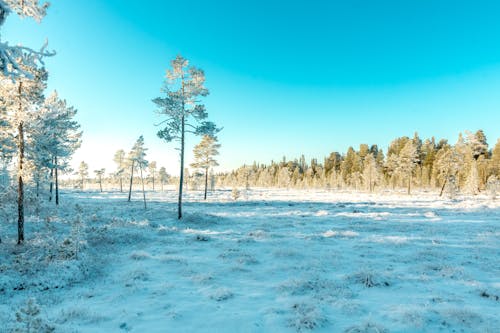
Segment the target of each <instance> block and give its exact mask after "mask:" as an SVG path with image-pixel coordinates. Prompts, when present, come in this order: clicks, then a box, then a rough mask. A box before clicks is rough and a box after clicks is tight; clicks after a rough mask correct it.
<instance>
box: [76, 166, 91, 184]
mask: <svg viewBox="0 0 500 333" xmlns="http://www.w3.org/2000/svg"><path fill="white" fill-rule="evenodd" d="M78 175H79V176H80V188H81V189H82V190H83V187H84V185H85V178H87V177H88V175H89V165H88V164H87V163H85V161H81V162H80V166H79V167H78Z"/></svg>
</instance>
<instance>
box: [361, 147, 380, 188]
mask: <svg viewBox="0 0 500 333" xmlns="http://www.w3.org/2000/svg"><path fill="white" fill-rule="evenodd" d="M363 164H364V169H363V180H364V184H365V186H366V188H367V190H368V191H370V192H373V190H374V188H375V185H376V184H377V182H378V178H379V171H378V166H377V161H376V160H375V157H374V156H373V154H372V153H369V154H368V155H366V157H365V159H364V163H363Z"/></svg>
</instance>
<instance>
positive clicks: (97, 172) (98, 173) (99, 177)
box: [94, 168, 106, 192]
mask: <svg viewBox="0 0 500 333" xmlns="http://www.w3.org/2000/svg"><path fill="white" fill-rule="evenodd" d="M104 172H106V169H104V168H103V169H99V170H94V173H95V176H96V178H97V182H98V183H99V190H100V192H102V176H104Z"/></svg>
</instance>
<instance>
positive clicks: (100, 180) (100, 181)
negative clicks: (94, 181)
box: [99, 176, 102, 193]
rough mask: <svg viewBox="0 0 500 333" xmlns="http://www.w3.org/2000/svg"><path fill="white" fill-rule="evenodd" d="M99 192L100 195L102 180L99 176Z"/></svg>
mask: <svg viewBox="0 0 500 333" xmlns="http://www.w3.org/2000/svg"><path fill="white" fill-rule="evenodd" d="M99 190H101V193H102V178H101V176H99Z"/></svg>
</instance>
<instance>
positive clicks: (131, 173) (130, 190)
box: [128, 161, 134, 202]
mask: <svg viewBox="0 0 500 333" xmlns="http://www.w3.org/2000/svg"><path fill="white" fill-rule="evenodd" d="M133 179H134V161H132V168H131V170H130V187H129V189H128V201H129V202H130V197H131V196H132V180H133Z"/></svg>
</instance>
